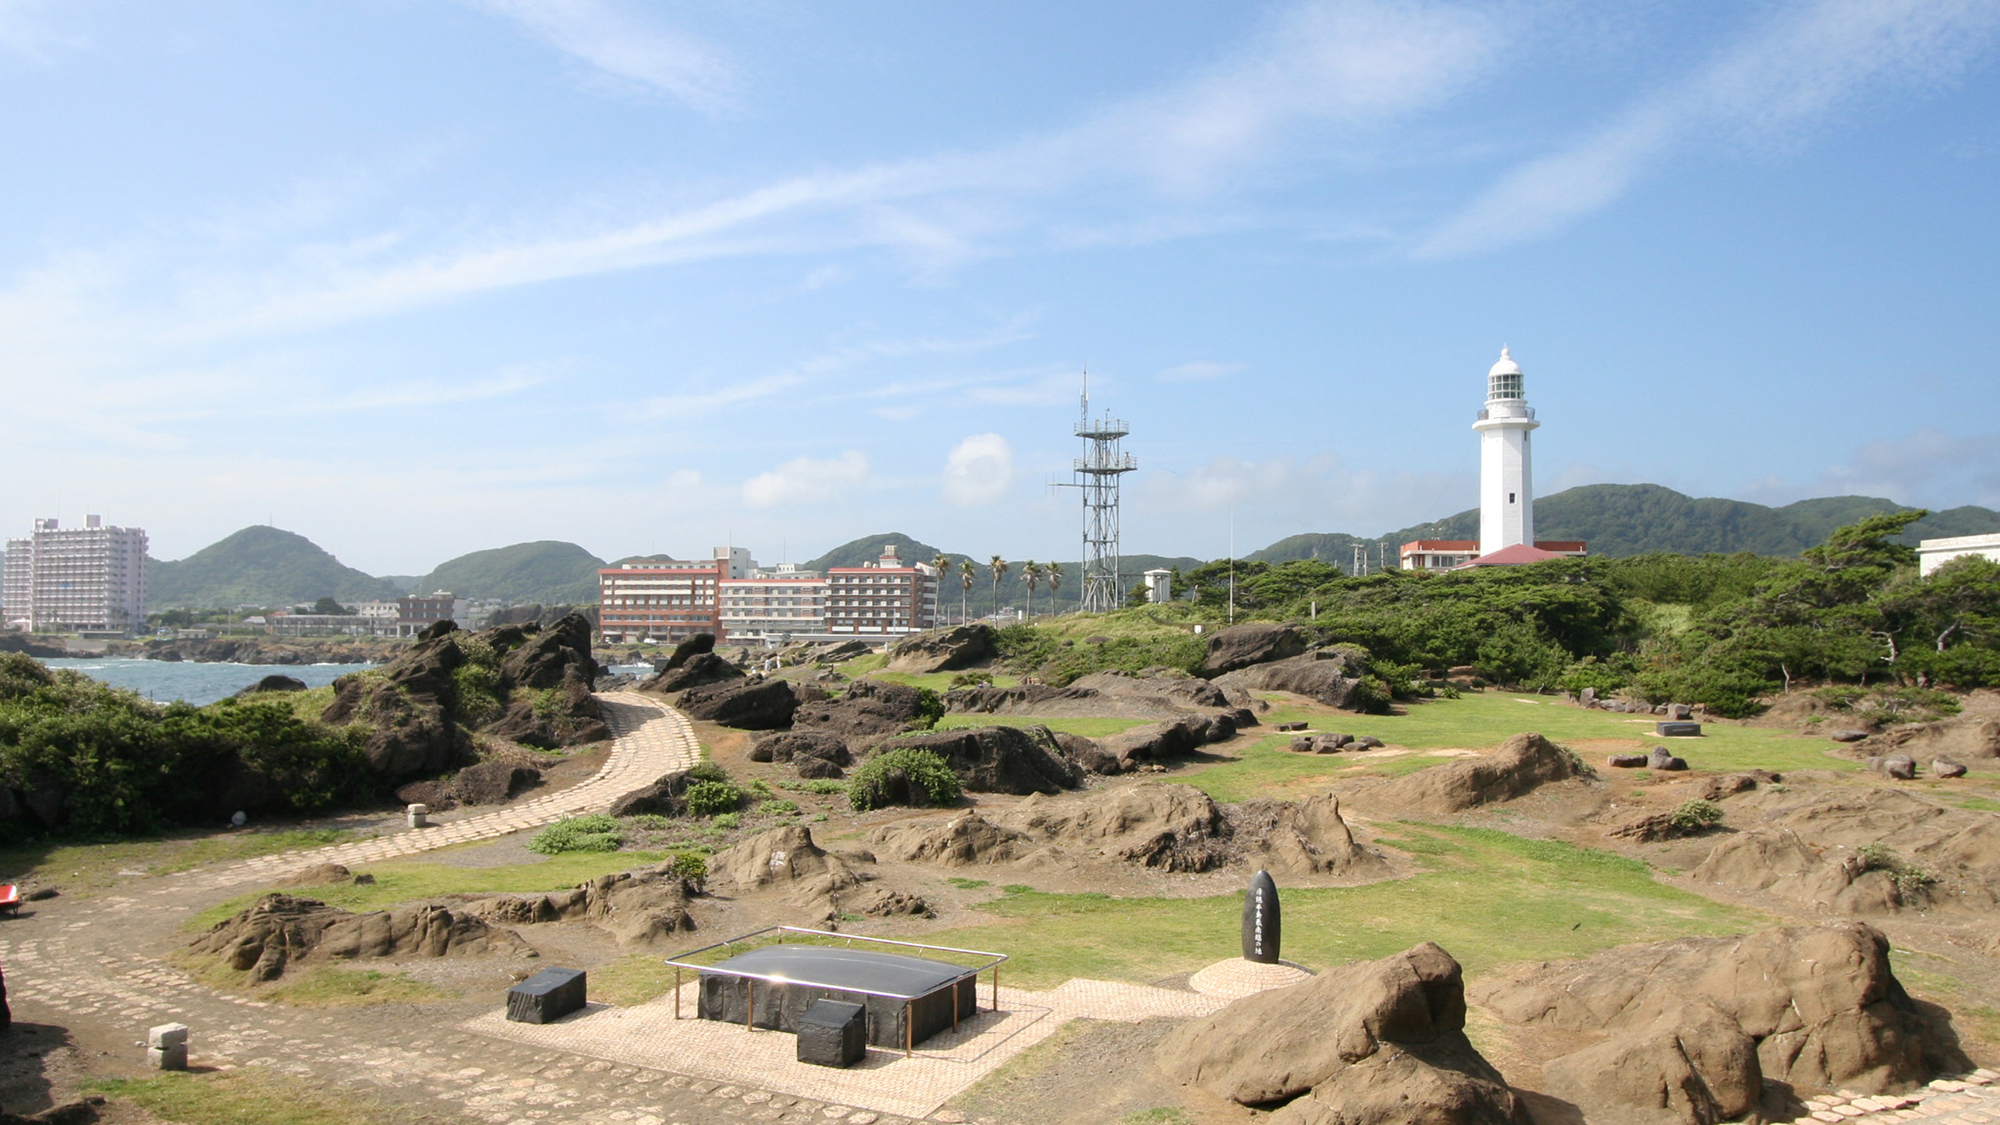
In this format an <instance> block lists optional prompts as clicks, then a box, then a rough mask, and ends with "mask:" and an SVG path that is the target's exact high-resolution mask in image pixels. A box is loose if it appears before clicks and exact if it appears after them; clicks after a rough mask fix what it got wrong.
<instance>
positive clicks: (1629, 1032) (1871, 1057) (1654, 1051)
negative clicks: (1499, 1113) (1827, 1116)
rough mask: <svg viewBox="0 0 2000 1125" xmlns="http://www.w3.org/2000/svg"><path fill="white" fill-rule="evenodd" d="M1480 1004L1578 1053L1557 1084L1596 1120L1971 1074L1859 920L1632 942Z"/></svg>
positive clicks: (1677, 1121) (1730, 1107)
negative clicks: (1770, 1090)
mask: <svg viewBox="0 0 2000 1125" xmlns="http://www.w3.org/2000/svg"><path fill="white" fill-rule="evenodd" d="M1480 1001H1481V1003H1482V1005H1483V1006H1484V1007H1486V1008H1487V1009H1488V1010H1490V1011H1492V1012H1493V1013H1494V1014H1495V1015H1497V1016H1498V1017H1499V1019H1500V1020H1501V1021H1502V1023H1503V1024H1506V1025H1509V1027H1510V1030H1514V1031H1515V1034H1516V1035H1517V1037H1518V1036H1519V1035H1522V1034H1533V1033H1543V1034H1546V1035H1547V1037H1548V1040H1547V1041H1549V1042H1552V1043H1562V1044H1565V1045H1567V1046H1568V1050H1567V1051H1566V1052H1565V1053H1564V1054H1563V1055H1562V1056H1561V1057H1558V1058H1556V1059H1554V1060H1553V1061H1551V1062H1549V1063H1548V1064H1547V1065H1546V1066H1545V1068H1544V1076H1545V1078H1546V1080H1547V1082H1548V1085H1549V1092H1550V1093H1552V1094H1555V1095H1557V1096H1559V1097H1562V1098H1564V1099H1566V1100H1569V1101H1572V1102H1574V1103H1575V1104H1576V1105H1577V1106H1578V1107H1580V1108H1581V1110H1582V1111H1583V1115H1584V1117H1585V1118H1587V1119H1588V1120H1590V1121H1600V1120H1602V1121H1609V1122H1614V1123H1624V1122H1630V1123H1632V1125H1655V1123H1657V1125H1669V1123H1671V1125H1710V1123H1712V1122H1716V1121H1722V1120H1731V1119H1734V1118H1736V1117H1739V1116H1741V1115H1743V1114H1745V1113H1747V1112H1749V1110H1750V1109H1752V1108H1754V1106H1755V1104H1756V1101H1757V1099H1758V1097H1759V1095H1760V1092H1761V1090H1762V1086H1763V1083H1764V1082H1766V1081H1772V1082H1779V1083H1783V1084H1785V1085H1786V1086H1789V1087H1791V1089H1792V1091H1793V1092H1794V1094H1795V1095H1797V1096H1799V1097H1806V1096H1810V1095H1811V1094H1813V1093H1816V1092H1820V1091H1825V1090H1831V1089H1836V1088H1841V1089H1852V1090H1858V1091H1862V1092H1865V1093H1885V1092H1889V1091H1895V1090H1903V1089H1908V1088H1910V1087H1912V1086H1915V1085H1918V1084H1921V1083H1923V1082H1924V1081H1926V1080H1928V1079H1929V1078H1930V1077H1931V1076H1932V1075H1933V1074H1934V1073H1937V1072H1938V1071H1940V1070H1943V1071H1947V1072H1955V1071H1957V1070H1960V1069H1964V1068H1966V1067H1967V1066H1968V1065H1969V1064H1968V1063H1967V1062H1966V1060H1965V1058H1964V1056H1963V1055H1962V1054H1961V1053H1960V1052H1959V1050H1958V1048H1957V1046H1956V1042H1955V1040H1953V1039H1951V1038H1950V1037H1949V1036H1948V1035H1941V1034H1938V1033H1937V1032H1935V1031H1933V1030H1932V1026H1933V1025H1932V1024H1931V1022H1930V1020H1929V1019H1928V1018H1927V1016H1926V1015H1925V1014H1924V1013H1923V1012H1922V1011H1921V1010H1920V1009H1919V1007H1918V1006H1917V1005H1916V1004H1915V1003H1914V1002H1913V1001H1912V1000H1911V999H1910V997H1909V995H1908V994H1907V993H1906V992H1905V991H1904V990H1903V986H1902V984H1901V983H1900V982H1899V981H1897V980H1896V977H1895V975H1894V974H1893V973H1892V972H1891V971H1890V967H1889V942H1888V939H1887V938H1886V937H1884V936H1883V935H1882V933H1881V932H1880V931H1878V930H1876V929H1874V928H1873V927H1871V926H1868V925H1865V924H1863V923H1859V922H1835V923H1830V924H1827V925H1821V926H1795V927H1786V928H1781V929H1772V930H1764V931H1761V932H1759V933H1754V934H1749V935H1744V936H1737V937H1720V938H1680V939H1677V940H1674V941H1667V942H1658V943H1654V944H1650V945H1642V946H1626V947H1622V948H1619V949H1614V950H1607V951H1606V952H1603V953H1600V954H1598V955H1596V956H1595V957H1591V958H1588V959H1586V960H1583V961H1575V962H1570V963H1567V964H1558V965H1544V966H1542V967H1539V968H1536V969H1533V970H1531V971H1529V972H1528V973H1526V974H1525V975H1523V976H1521V977H1518V978H1516V979H1514V980H1512V981H1504V982H1501V983H1498V984H1495V985H1492V986H1489V987H1488V988H1487V989H1485V990H1484V992H1483V994H1482V995H1481V997H1480ZM1579 1041H1581V1044H1582V1045H1581V1046H1578V1045H1577V1044H1578V1043H1579ZM1607 1079H1609V1080H1607Z"/></svg>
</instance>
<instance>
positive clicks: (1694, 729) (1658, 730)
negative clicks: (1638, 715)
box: [1653, 723, 1701, 738]
mask: <svg viewBox="0 0 2000 1125" xmlns="http://www.w3.org/2000/svg"><path fill="white" fill-rule="evenodd" d="M1653 733H1654V734H1656V735H1658V736H1659V737H1661V738H1700V737H1701V724H1700V723H1654V724H1653Z"/></svg>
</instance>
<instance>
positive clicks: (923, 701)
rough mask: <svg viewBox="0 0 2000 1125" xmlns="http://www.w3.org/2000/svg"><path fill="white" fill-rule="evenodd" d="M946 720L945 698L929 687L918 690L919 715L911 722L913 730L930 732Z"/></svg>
mask: <svg viewBox="0 0 2000 1125" xmlns="http://www.w3.org/2000/svg"><path fill="white" fill-rule="evenodd" d="M942 718H944V697H943V696H941V695H939V694H938V693H937V692H934V691H932V690H931V689H929V688H927V687H920V688H918V689H917V714H916V717H915V718H913V719H911V720H910V728H909V729H911V730H929V729H931V728H932V727H934V726H936V725H937V721H938V720H939V719H942Z"/></svg>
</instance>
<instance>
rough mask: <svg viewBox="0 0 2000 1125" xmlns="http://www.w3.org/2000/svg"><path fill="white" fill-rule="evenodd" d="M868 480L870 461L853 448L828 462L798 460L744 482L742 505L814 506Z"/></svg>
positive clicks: (764, 506)
mask: <svg viewBox="0 0 2000 1125" xmlns="http://www.w3.org/2000/svg"><path fill="white" fill-rule="evenodd" d="M867 479H868V458H867V457H866V456H864V455H863V454H862V453H861V451H860V450H856V449H850V450H848V451H847V452H845V453H842V454H841V455H840V456H838V457H835V458H833V459H832V460H829V461H815V460H813V459H812V458H810V457H795V458H793V459H792V460H790V461H787V462H785V463H784V464H782V465H779V466H778V467H777V468H775V469H772V470H771V471H769V472H765V473H758V474H757V475H756V476H754V477H751V478H750V479H749V480H746V481H744V482H743V503H744V504H746V505H748V506H749V507H752V508H775V507H778V506H780V505H786V504H813V503H820V502H824V501H827V500H832V499H835V498H836V497H838V496H839V495H840V493H841V491H842V490H843V489H848V488H853V487H855V486H858V485H860V484H861V483H862V482H863V481H866V480H867Z"/></svg>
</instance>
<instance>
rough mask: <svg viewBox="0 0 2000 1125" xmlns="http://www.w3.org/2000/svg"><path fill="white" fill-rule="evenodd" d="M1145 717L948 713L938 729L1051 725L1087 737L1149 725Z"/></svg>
mask: <svg viewBox="0 0 2000 1125" xmlns="http://www.w3.org/2000/svg"><path fill="white" fill-rule="evenodd" d="M1147 721H1148V720H1145V719H1098V718H1077V719H1062V718H1042V717H1041V716H1038V715H946V716H945V717H944V718H942V719H939V720H938V721H937V727H936V728H935V729H937V730H963V729H965V728H968V727H1047V728H1049V729H1050V730H1053V731H1061V732H1063V733H1064V734H1080V735H1083V736H1084V737H1085V738H1108V737H1110V736H1111V735H1114V734H1123V733H1124V732H1126V731H1128V730H1131V729H1132V728H1133V727H1142V726H1145V725H1146V723H1147Z"/></svg>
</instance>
